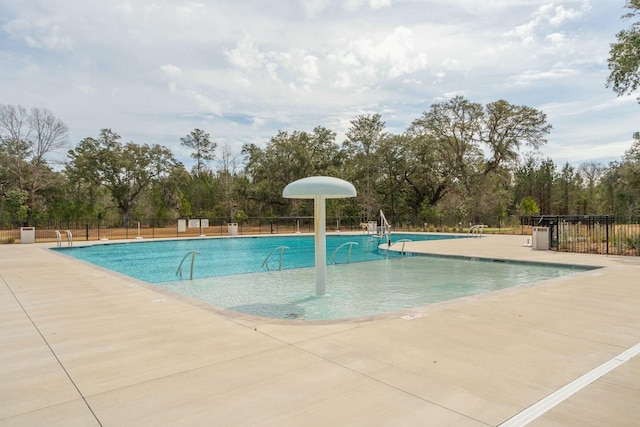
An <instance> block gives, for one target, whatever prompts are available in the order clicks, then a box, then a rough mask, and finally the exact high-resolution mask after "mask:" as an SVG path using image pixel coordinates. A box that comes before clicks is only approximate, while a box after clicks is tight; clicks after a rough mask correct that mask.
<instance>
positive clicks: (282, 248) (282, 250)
mask: <svg viewBox="0 0 640 427" xmlns="http://www.w3.org/2000/svg"><path fill="white" fill-rule="evenodd" d="M278 249H279V250H280V264H279V266H278V270H282V257H283V255H284V250H285V249H289V246H276V247H275V248H273V249H271V251H270V252H269V255H267V257H266V258H265V259H264V261H263V262H262V267H265V268H266V269H267V270H269V258H271V255H273V253H274V252H275V251H277V250H278Z"/></svg>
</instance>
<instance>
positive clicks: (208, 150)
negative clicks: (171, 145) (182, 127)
mask: <svg viewBox="0 0 640 427" xmlns="http://www.w3.org/2000/svg"><path fill="white" fill-rule="evenodd" d="M180 141H181V142H180V144H181V145H182V146H184V147H187V148H191V149H192V150H193V151H192V152H191V158H193V159H195V160H196V166H195V170H196V179H197V180H198V194H197V202H196V212H197V214H200V211H201V209H202V206H201V203H200V199H201V194H200V192H201V189H200V186H201V182H200V179H201V174H202V170H203V169H204V167H205V166H206V162H208V161H210V160H213V159H214V158H215V149H216V146H217V144H216V143H215V142H214V141H211V139H210V137H209V134H208V133H206V132H205V131H203V130H200V129H194V130H192V131H191V133H189V135H187V136H186V137H184V138H180Z"/></svg>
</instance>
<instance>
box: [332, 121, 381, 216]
mask: <svg viewBox="0 0 640 427" xmlns="http://www.w3.org/2000/svg"><path fill="white" fill-rule="evenodd" d="M384 129H385V122H383V121H382V116H381V115H380V114H364V115H360V116H358V117H356V118H355V119H354V120H351V127H350V128H349V129H348V130H347V133H346V137H347V139H346V140H345V141H344V142H343V143H342V147H343V150H344V153H345V155H346V157H347V159H348V162H349V163H351V165H350V168H349V169H350V171H351V176H350V177H349V178H350V179H351V180H352V181H353V183H354V185H356V186H358V187H359V188H361V189H362V190H361V191H359V192H358V196H357V199H358V200H360V201H361V203H362V204H363V205H364V216H365V219H370V218H371V217H372V216H373V212H374V209H373V206H374V204H375V203H376V197H375V191H374V190H375V183H376V176H377V171H378V168H379V167H380V166H381V165H380V162H379V157H378V156H376V153H377V151H378V150H379V149H380V145H381V143H382V140H383V139H384V138H385V136H386V134H385V131H384Z"/></svg>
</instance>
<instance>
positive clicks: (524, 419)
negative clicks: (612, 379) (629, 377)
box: [498, 343, 640, 427]
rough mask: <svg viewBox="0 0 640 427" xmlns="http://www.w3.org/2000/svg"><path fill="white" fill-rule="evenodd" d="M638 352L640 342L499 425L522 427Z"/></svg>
mask: <svg viewBox="0 0 640 427" xmlns="http://www.w3.org/2000/svg"><path fill="white" fill-rule="evenodd" d="M638 354H640V343H638V344H636V345H634V346H633V347H630V348H628V349H627V350H625V351H623V352H622V353H620V354H619V355H617V356H616V357H614V358H613V359H610V360H609V361H607V362H604V363H603V364H602V365H600V366H598V367H596V368H595V369H593V370H591V371H589V372H587V373H586V374H584V375H583V376H581V377H580V378H578V379H576V380H575V381H573V382H571V383H569V384H567V385H566V386H564V387H562V388H560V389H558V390H556V391H555V392H553V393H551V394H550V395H548V396H547V397H545V398H544V399H542V400H540V401H538V402H537V403H535V404H533V405H531V406H529V407H528V408H527V409H525V410H524V411H522V412H520V413H519V414H516V415H514V416H513V417H511V418H509V419H508V420H507V421H505V422H504V423H502V424H500V425H499V426H498V427H522V426H525V425H527V424H529V423H530V422H532V421H533V420H535V419H536V418H538V417H540V416H541V415H542V414H544V413H545V412H547V411H549V410H550V409H552V408H554V407H555V406H557V405H559V404H560V403H562V402H563V401H564V400H566V399H568V398H569V397H571V396H572V395H574V394H575V393H577V392H579V391H580V390H582V389H583V388H585V387H587V386H588V385H589V384H591V383H593V382H595V381H597V380H598V379H600V378H602V377H603V376H605V375H606V374H607V373H609V372H611V371H613V370H614V369H615V368H617V367H618V366H620V365H622V364H624V363H626V362H628V361H629V360H631V359H632V358H634V357H635V356H637V355H638Z"/></svg>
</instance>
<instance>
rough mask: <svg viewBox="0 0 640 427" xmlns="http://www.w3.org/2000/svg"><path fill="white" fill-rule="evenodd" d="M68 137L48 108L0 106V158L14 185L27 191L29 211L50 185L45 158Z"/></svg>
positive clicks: (34, 206)
mask: <svg viewBox="0 0 640 427" xmlns="http://www.w3.org/2000/svg"><path fill="white" fill-rule="evenodd" d="M67 137H68V130H67V126H66V125H65V124H64V123H63V122H62V121H61V120H59V119H57V118H56V117H55V116H54V115H53V114H52V113H51V112H50V111H49V110H47V109H41V108H32V109H31V110H30V111H29V112H27V110H26V109H25V108H24V107H22V106H17V107H16V106H12V105H0V160H2V164H3V165H4V168H5V172H6V174H7V175H8V176H11V177H12V178H13V180H14V184H13V187H14V188H17V189H18V190H20V191H24V192H26V193H27V204H28V206H29V208H30V209H31V210H34V209H35V208H36V205H37V197H38V193H39V192H40V190H42V189H43V188H44V187H46V186H47V185H49V181H47V178H48V177H49V176H50V175H51V174H49V173H48V172H49V171H50V167H49V164H48V159H47V157H48V156H50V155H51V154H52V153H53V152H55V151H56V150H58V149H60V148H62V147H64V146H65V145H66V144H67Z"/></svg>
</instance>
